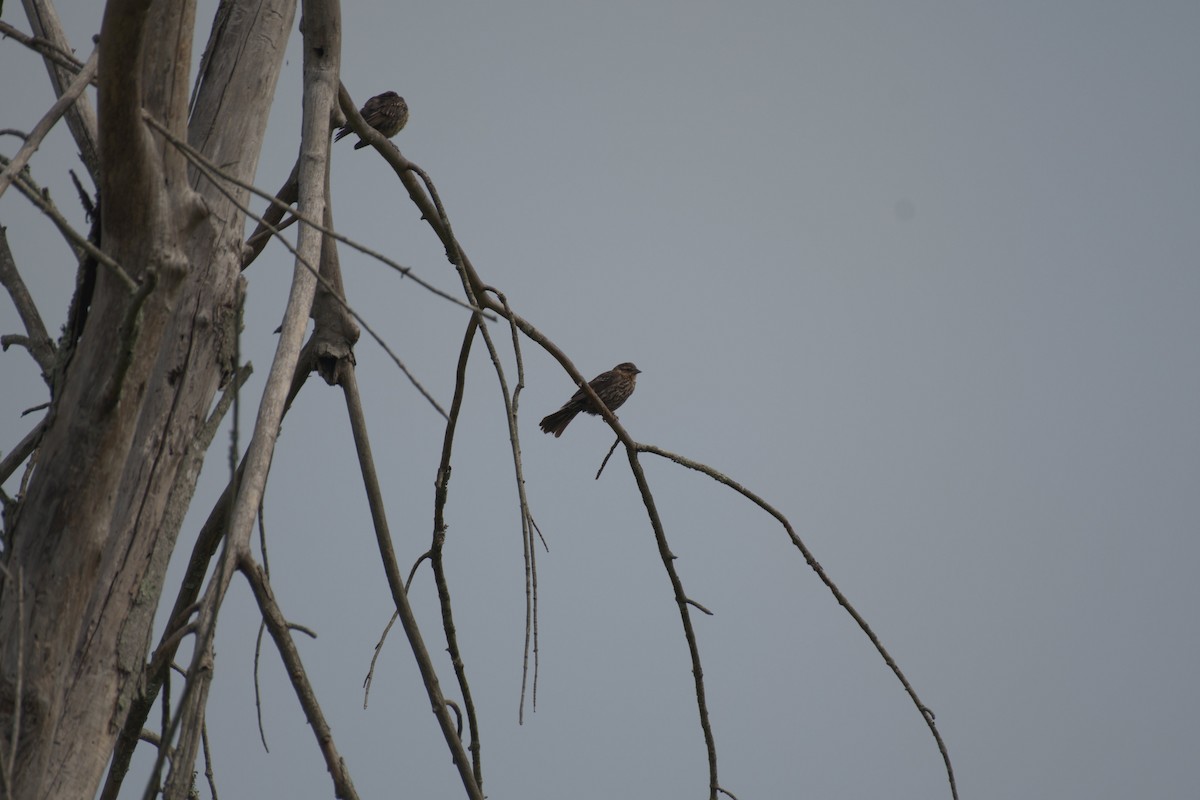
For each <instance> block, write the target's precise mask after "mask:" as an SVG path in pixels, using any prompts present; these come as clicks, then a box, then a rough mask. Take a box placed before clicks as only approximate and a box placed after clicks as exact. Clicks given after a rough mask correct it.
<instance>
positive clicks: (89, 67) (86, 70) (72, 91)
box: [0, 48, 100, 197]
mask: <svg viewBox="0 0 1200 800" xmlns="http://www.w3.org/2000/svg"><path fill="white" fill-rule="evenodd" d="M99 58H100V49H99V48H93V49H92V55H91V56H90V57H89V58H88V60H87V63H86V64H84V66H83V69H82V70H80V71H79V74H78V75H76V76H75V80H73V81H71V85H70V86H68V87H67V90H66V91H65V92H63V94H62V96H61V97H59V98H58V99H57V100H55V101H54V104H53V105H52V106H50V110H49V111H47V112H46V113H45V115H44V116H43V117H42V118H41V119H40V120H38V123H37V124H36V125H34V126H33V130H31V131H30V132H29V135H28V136H26V137H25V143H24V144H23V145H21V149H20V150H18V151H17V154H16V155H15V156H13V157H12V160H11V161H10V162H9V163H8V164H6V165H5V167H4V171H3V172H0V197H2V196H3V195H4V192H5V191H7V189H8V186H9V184H10V183H12V179H13V176H14V175H16V174H17V173H18V172H20V171H21V170H23V169H24V168H25V165H26V164H28V163H29V159H30V158H31V157H32V156H33V154H34V152H35V151H36V150H37V149H38V147H39V146H41V144H42V140H43V139H45V138H46V134H47V133H49V132H50V129H51V128H53V127H54V126H55V124H56V123H57V122H58V120H59V119H60V118H61V117H62V115H63V114H65V113H66V111H67V109H68V108H70V107H71V106H73V105H74V104H75V101H76V100H78V99H79V95H81V94H83V90H84V89H86V88H87V87H88V84H89V83H91V81H92V78H93V77H95V75H96V65H97V63H99Z"/></svg>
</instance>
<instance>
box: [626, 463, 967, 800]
mask: <svg viewBox="0 0 1200 800" xmlns="http://www.w3.org/2000/svg"><path fill="white" fill-rule="evenodd" d="M636 447H637V450H638V451H640V452H643V453H651V454H653V455H656V456H661V457H662V458H666V459H669V460H671V461H674V462H675V463H676V464H679V465H680V466H683V467H687V468H688V469H692V470H695V471H697V472H700V473H702V474H704V475H707V476H708V477H710V478H712V479H713V480H715V481H717V482H718V483H722V484H724V485H726V486H728V487H729V488H730V489H733V490H734V491H735V492H737V493H738V494H740V495H742V496H743V497H745V498H746V499H747V500H749V501H750V502H752V503H754V504H755V505H756V506H758V507H759V508H761V509H762V510H763V511H765V512H767V513H768V514H770V515H771V516H772V517H774V518H775V519H776V520H777V521H778V522H779V524H780V525H782V526H783V528H784V530H785V531H787V535H788V539H790V540H791V542H792V544H793V545H795V547H796V549H797V550H799V551H800V554H801V555H802V556H804V560H805V561H806V562H807V563H808V566H809V567H810V568H811V569H812V571H813V572H815V573H816V574H817V577H818V578H820V579H821V583H823V584H825V586H826V587H827V588H828V589H829V591H830V592H831V593H832V594H833V596H834V598H835V599H836V600H837V601H838V604H839V605H840V606H841V607H842V608H844V609H846V613H848V614H849V615H850V616H851V617H853V618H854V621H855V622H856V623H858V627H859V628H860V629H862V632H863V633H865V634H866V635H867V638H868V639H870V640H871V644H872V645H874V646H875V650H876V651H878V653H879V655H880V656H882V658H883V660H884V663H886V664H887V665H888V667H889V668H890V669H891V670H892V673H893V674H894V675H895V676H896V678H897V680H899V681H900V684H901V685H902V686H903V687H904V691H905V692H906V693H907V694H908V696H909V697H910V698H911V699H912V701H913V704H914V705H916V707H917V710H918V711H919V712H920V713H921V717H922V718H923V719H924V720H925V723H926V724H927V725H928V726H929V730H930V732H931V733H932V734H933V738H934V740H935V741H936V742H937V747H938V752H940V753H941V755H942V761H943V762H944V764H945V766H946V777H947V778H948V779H949V781H950V793H951V795H952V796H953V797H954V798H955V800H957V798H958V784H957V783H956V782H955V779H954V767H953V766H952V765H951V764H950V751H949V750H948V749H947V748H946V743H945V742H944V741H943V740H942V735H941V733H940V732H939V731H938V729H937V725H936V724H935V723H934V716H933V712H932V711H931V710H930V709H929V707H928V706H926V705H925V704H924V703H922V702H921V698H920V697H918V696H917V691H916V689H914V688H913V687H912V684H911V683H909V681H908V678H907V677H905V675H904V673H903V672H902V671H901V670H900V667H899V666H898V665H897V664H896V661H895V659H893V658H892V655H891V653H889V652H888V651H887V648H885V647H884V646H883V642H882V641H880V639H879V637H878V636H877V635H876V634H875V631H873V630H871V626H870V625H868V624H867V621H866V619H864V618H863V616H862V615H861V614H859V613H858V610H857V609H856V608H855V607H854V606H853V605H852V604H851V603H850V600H849V598H847V597H846V595H845V594H843V593H842V590H841V589H839V588H838V587H837V584H835V583H834V582H833V579H832V578H830V577H829V575H828V574H827V573H826V572H825V569H824V568H823V567H822V566H821V564H820V563H819V562H818V561H817V559H816V556H814V555H813V553H812V551H811V550H809V549H808V547H807V546H806V545H805V544H804V542H803V541H801V539H800V537H799V536H798V535H796V531H795V529H794V528H792V524H791V523H790V522H789V521H788V519H787V517H785V516H784V515H783V514H782V513H780V512H779V511H778V510H777V509H775V508H774V507H773V506H772V505H770V504H769V503H768V502H767V501H766V500H764V499H762V498H761V497H759V496H758V495H757V494H755V493H754V492H752V491H750V490H749V489H747V488H746V487H745V486H742V485H741V484H740V483H738V482H737V481H735V480H733V479H732V478H730V477H728V476H726V475H723V474H722V473H720V472H717V471H716V470H715V469H713V468H712V467H709V466H707V465H705V464H701V463H700V462H698V461H692V460H691V459H690V458H685V457H684V456H681V455H678V454H677V453H672V452H669V451H667V450H663V449H662V448H659V447H655V446H653V445H648V444H639V445H637V446H636Z"/></svg>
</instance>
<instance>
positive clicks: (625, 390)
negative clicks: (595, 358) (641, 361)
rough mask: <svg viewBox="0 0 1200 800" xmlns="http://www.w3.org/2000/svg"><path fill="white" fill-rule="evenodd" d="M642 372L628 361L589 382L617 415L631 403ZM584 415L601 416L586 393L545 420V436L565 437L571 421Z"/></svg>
mask: <svg viewBox="0 0 1200 800" xmlns="http://www.w3.org/2000/svg"><path fill="white" fill-rule="evenodd" d="M639 372H641V370H640V369H638V368H637V367H635V366H634V365H633V364H631V363H630V362H628V361H626V362H624V363H621V364H617V365H616V366H615V367H613V368H612V369H610V370H609V371H608V372H602V373H600V374H599V375H597V376H596V377H594V378H592V379H591V381H589V382H588V386H591V387H592V391H593V392H595V393H596V396H598V397H599V398H600V399H601V400H603V401H604V405H606V406H608V410H609V411H616V410H617V409H618V408H620V407H621V404H622V403H624V402H625V401H626V400H628V399H629V395H631V394H633V390H634V388H635V387H636V386H637V376H638V373H639ZM580 411H586V412H587V413H589V414H595V415H597V416H599V414H600V411H599V410H598V409H597V408H596V404H595V403H593V402H592V399H591V398H590V397H588V396H587V394H586V393H585V392H584V391H583V389H580V390H579V391H577V392H575V394H573V395H571V399H570V400H568V401H567V402H566V404H565V405H563V407H562V408H560V409H559V410H558V411H555V412H554V413H553V414H551V415H549V416H548V417H546V418H545V419H543V420H542V422H541V426H542V432H543V433H553V434H554V438H556V439H557V438H558V437H559V436H562V432H563V431H565V430H566V429H567V426H568V425H570V424H571V420H573V419H575V417H576V416H577V415H578V414H579V412H580Z"/></svg>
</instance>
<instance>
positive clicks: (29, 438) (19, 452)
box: [0, 419, 46, 484]
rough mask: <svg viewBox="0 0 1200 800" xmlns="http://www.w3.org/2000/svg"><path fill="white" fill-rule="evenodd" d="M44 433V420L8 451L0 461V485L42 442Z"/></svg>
mask: <svg viewBox="0 0 1200 800" xmlns="http://www.w3.org/2000/svg"><path fill="white" fill-rule="evenodd" d="M45 432H46V420H45V419H43V420H42V421H41V422H39V423H38V424H37V425H35V426H34V427H33V430H31V431H30V432H29V433H27V434H25V437H24V438H23V439H21V441H20V442H18V443H17V446H16V447H14V448H13V449H12V450H10V451H8V454H7V455H5V456H4V458H2V459H0V484H3V483H4V482H5V481H6V480H8V478H9V476H10V475H12V474H13V473H14V472H16V470H17V467H19V466H21V464H22V463H23V462H24V461H25V459H27V458H29V455H30V453H32V452H33V451H34V450H36V449H37V446H38V443H39V442H41V440H42V434H44V433H45Z"/></svg>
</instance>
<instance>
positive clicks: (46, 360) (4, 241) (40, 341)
mask: <svg viewBox="0 0 1200 800" xmlns="http://www.w3.org/2000/svg"><path fill="white" fill-rule="evenodd" d="M0 285H2V286H4V288H5V290H7V291H8V296H9V298H11V299H12V303H13V305H14V306H16V309H17V314H18V315H19V316H20V317H21V324H22V325H24V326H25V333H26V334H28V336H29V344H28V349H29V354H30V355H31V356H33V360H34V361H35V362H37V365H38V368H39V369H41V371H42V379H43V380H45V381H46V383H47V384H49V383H50V382H51V380H52V376H53V375H54V356H55V350H54V342H53V341H52V340H51V339H50V334H49V333H48V332H47V331H46V323H45V322H43V321H42V315H41V313H39V312H38V308H37V303H35V302H34V300H33V295H31V294H30V293H29V289H28V288H27V287H26V286H25V281H24V280H23V279H22V278H21V272H20V270H18V269H17V262H16V259H14V258H13V254H12V249H11V248H10V247H9V245H8V231H7V230H6V229H5V228H3V227H0ZM3 480H4V479H3V478H0V482H2V481H3Z"/></svg>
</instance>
